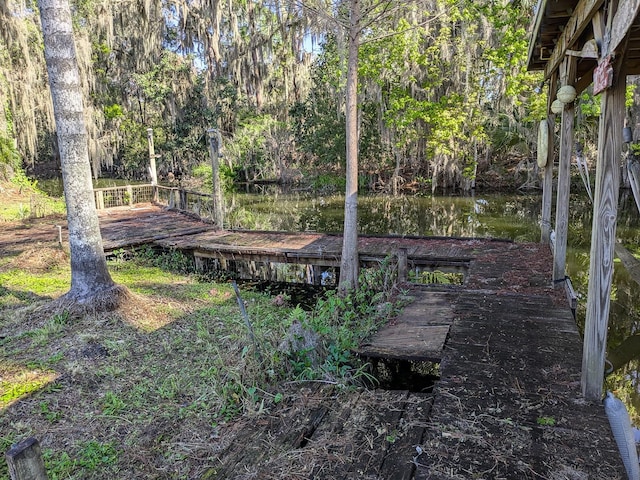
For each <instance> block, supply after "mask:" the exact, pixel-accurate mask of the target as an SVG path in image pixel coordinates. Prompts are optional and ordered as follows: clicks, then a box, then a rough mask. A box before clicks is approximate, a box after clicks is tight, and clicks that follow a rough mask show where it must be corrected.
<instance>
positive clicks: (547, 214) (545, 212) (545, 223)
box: [540, 73, 558, 244]
mask: <svg viewBox="0 0 640 480" xmlns="http://www.w3.org/2000/svg"><path fill="white" fill-rule="evenodd" d="M557 83H558V75H557V73H554V74H553V75H552V76H551V78H550V79H549V91H548V93H547V128H548V129H549V135H548V138H549V142H548V147H547V148H548V152H547V164H546V165H545V167H544V177H543V180H542V218H541V220H540V243H546V244H549V243H550V242H551V210H552V203H553V202H552V200H553V164H554V163H555V158H554V156H555V134H554V132H555V116H554V115H551V114H550V113H549V112H550V111H551V103H552V102H553V99H554V98H555V95H556V89H557V88H556V86H557Z"/></svg>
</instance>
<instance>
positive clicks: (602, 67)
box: [593, 56, 613, 95]
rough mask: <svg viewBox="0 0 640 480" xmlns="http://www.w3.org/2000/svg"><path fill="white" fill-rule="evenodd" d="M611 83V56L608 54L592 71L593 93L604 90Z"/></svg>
mask: <svg viewBox="0 0 640 480" xmlns="http://www.w3.org/2000/svg"><path fill="white" fill-rule="evenodd" d="M611 85H613V67H612V66H611V56H608V57H607V58H605V59H604V60H603V61H602V62H600V63H599V64H598V66H597V67H596V68H595V70H594V71H593V94H594V95H597V94H598V93H600V92H604V91H605V90H606V89H607V88H609V87H610V86H611Z"/></svg>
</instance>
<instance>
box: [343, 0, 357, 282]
mask: <svg viewBox="0 0 640 480" xmlns="http://www.w3.org/2000/svg"><path fill="white" fill-rule="evenodd" d="M359 42H360V0H351V9H350V21H349V57H348V64H347V91H346V109H347V111H346V137H347V139H346V140H347V171H346V175H347V187H346V193H345V199H344V235H343V241H342V260H341V262H340V283H339V289H340V291H342V292H345V291H347V290H350V289H356V288H358V266H359V265H358V263H359V261H358V46H359Z"/></svg>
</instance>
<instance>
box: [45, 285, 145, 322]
mask: <svg viewBox="0 0 640 480" xmlns="http://www.w3.org/2000/svg"><path fill="white" fill-rule="evenodd" d="M132 298H133V294H132V293H131V292H130V291H129V289H128V288H127V287H125V286H123V285H115V284H114V285H113V286H111V287H108V288H105V289H102V290H99V291H97V292H95V293H93V294H91V295H84V296H82V297H81V296H79V295H77V294H76V293H75V292H74V291H73V290H69V291H68V292H67V293H65V294H64V295H62V296H60V297H58V298H57V299H55V300H53V301H52V302H49V303H46V304H44V305H41V306H40V307H38V309H37V310H36V312H35V313H36V314H46V315H48V316H55V315H60V314H66V315H69V316H70V317H75V318H77V317H82V316H84V315H91V314H96V313H102V312H113V311H115V310H118V309H119V308H120V307H122V306H123V305H125V304H126V303H127V302H129V301H130V300H132Z"/></svg>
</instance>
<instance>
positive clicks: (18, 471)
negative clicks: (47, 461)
mask: <svg viewBox="0 0 640 480" xmlns="http://www.w3.org/2000/svg"><path fill="white" fill-rule="evenodd" d="M5 458H6V459H7V465H8V466H9V476H10V478H11V480H47V472H46V471H45V469H44V460H43V459H42V452H41V451H40V444H39V443H38V440H36V439H35V438H33V437H31V438H27V439H26V440H23V441H21V442H19V443H16V444H14V445H12V446H11V448H10V449H9V451H8V452H7V453H6V454H5Z"/></svg>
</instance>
